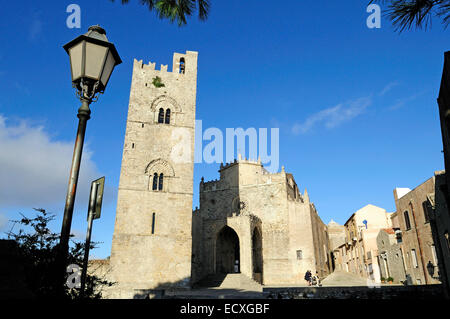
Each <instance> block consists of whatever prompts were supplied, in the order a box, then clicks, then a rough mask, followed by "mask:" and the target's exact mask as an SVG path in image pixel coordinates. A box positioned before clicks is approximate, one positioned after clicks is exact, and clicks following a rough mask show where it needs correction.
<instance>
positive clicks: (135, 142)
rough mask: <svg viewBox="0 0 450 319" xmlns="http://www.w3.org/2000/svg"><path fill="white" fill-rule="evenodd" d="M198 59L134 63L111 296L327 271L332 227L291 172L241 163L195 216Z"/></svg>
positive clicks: (205, 190)
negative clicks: (215, 280) (219, 279)
mask: <svg viewBox="0 0 450 319" xmlns="http://www.w3.org/2000/svg"><path fill="white" fill-rule="evenodd" d="M196 88H197V52H193V51H186V53H184V54H180V53H174V55H173V64H172V71H168V68H167V65H162V66H161V69H160V70H156V67H155V63H149V64H143V63H142V61H136V60H135V61H134V65H133V75H132V82H131V91H130V100H129V109H128V118H127V124H126V133H125V142H124V149H123V158H122V167H121V173H120V182H119V191H118V201H117V212H116V221H115V228H114V235H113V240H112V249H111V257H110V259H109V260H105V261H103V262H102V266H101V269H100V270H97V272H99V273H102V274H106V276H107V279H108V280H110V281H112V282H115V283H116V284H115V285H114V286H113V287H112V288H111V289H110V290H108V292H107V297H112V298H133V297H134V296H135V295H136V294H138V293H139V292H140V291H146V290H151V289H158V288H165V287H178V288H190V287H192V286H193V285H195V284H196V283H201V282H202V280H205V278H208V277H211V276H216V275H217V276H219V275H222V276H224V275H225V276H226V274H233V273H240V274H241V276H245V277H247V278H249V280H253V281H256V282H258V283H260V284H263V285H279V284H280V285H281V284H288V285H299V284H304V279H303V277H304V274H305V272H306V270H311V271H313V272H315V271H318V272H319V274H320V275H321V276H324V275H326V274H328V273H329V272H330V254H329V252H330V249H329V239H328V233H327V226H326V225H325V224H324V223H323V222H322V221H321V219H320V218H319V216H318V214H317V211H316V209H315V207H314V204H313V203H312V202H310V199H309V196H308V194H307V192H306V190H305V192H304V194H301V193H300V191H299V188H298V186H297V183H296V181H295V179H294V177H293V175H292V174H290V173H287V172H285V170H284V167H283V168H282V169H281V172H279V173H269V172H268V171H267V170H266V169H265V168H264V167H263V165H262V164H261V163H260V162H259V161H256V160H255V161H251V160H247V159H245V158H244V159H243V158H241V157H240V156H239V158H238V159H236V160H235V161H234V162H233V163H227V164H222V165H221V166H220V169H219V173H220V179H219V180H215V181H204V180H203V178H202V180H201V182H200V185H199V187H200V207H199V208H197V209H195V210H194V211H193V210H192V202H193V170H194V132H195V108H196Z"/></svg>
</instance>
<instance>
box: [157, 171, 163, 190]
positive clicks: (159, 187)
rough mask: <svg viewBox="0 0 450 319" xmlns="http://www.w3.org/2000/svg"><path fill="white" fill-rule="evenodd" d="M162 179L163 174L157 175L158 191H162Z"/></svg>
mask: <svg viewBox="0 0 450 319" xmlns="http://www.w3.org/2000/svg"><path fill="white" fill-rule="evenodd" d="M163 178H164V174H163V173H161V174H159V185H158V190H160V191H162V189H163Z"/></svg>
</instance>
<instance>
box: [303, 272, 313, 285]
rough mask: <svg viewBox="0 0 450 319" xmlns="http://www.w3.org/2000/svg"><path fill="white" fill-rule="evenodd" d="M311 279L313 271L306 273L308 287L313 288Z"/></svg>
mask: <svg viewBox="0 0 450 319" xmlns="http://www.w3.org/2000/svg"><path fill="white" fill-rule="evenodd" d="M311 277H312V274H311V271H310V270H307V271H306V273H305V280H306V282H307V283H308V286H311Z"/></svg>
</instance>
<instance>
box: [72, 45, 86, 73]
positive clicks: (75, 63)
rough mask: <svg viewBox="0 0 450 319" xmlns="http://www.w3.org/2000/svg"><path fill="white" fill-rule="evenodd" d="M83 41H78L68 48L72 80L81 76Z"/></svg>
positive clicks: (82, 71)
mask: <svg viewBox="0 0 450 319" xmlns="http://www.w3.org/2000/svg"><path fill="white" fill-rule="evenodd" d="M83 52H84V50H83V42H79V43H78V44H76V45H74V46H73V47H71V48H70V49H69V56H70V65H71V69H72V82H73V81H75V80H77V79H79V78H81V77H82V76H83V73H84V70H83Z"/></svg>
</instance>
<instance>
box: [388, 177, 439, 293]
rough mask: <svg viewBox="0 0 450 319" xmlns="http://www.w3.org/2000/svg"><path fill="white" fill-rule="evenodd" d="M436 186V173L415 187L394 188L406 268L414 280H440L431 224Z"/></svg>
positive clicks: (419, 283)
mask: <svg viewBox="0 0 450 319" xmlns="http://www.w3.org/2000/svg"><path fill="white" fill-rule="evenodd" d="M434 190H435V177H434V176H433V177H432V178H430V179H428V180H426V181H425V182H423V183H422V184H420V185H419V186H417V187H416V188H415V189H413V190H409V189H399V188H396V189H395V190H394V199H395V206H396V209H397V217H398V224H399V228H400V231H401V240H402V251H403V259H404V261H405V263H404V265H405V272H406V277H407V278H408V280H409V283H412V284H417V285H421V284H437V283H440V280H439V274H438V272H439V269H438V260H437V255H436V247H435V244H434V240H433V234H432V231H431V226H430V214H431V213H432V211H431V210H430V207H432V202H433V198H434Z"/></svg>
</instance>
